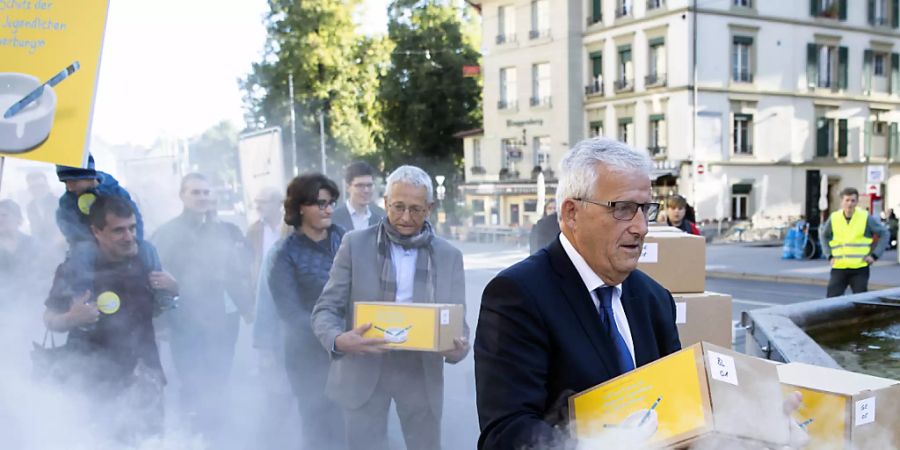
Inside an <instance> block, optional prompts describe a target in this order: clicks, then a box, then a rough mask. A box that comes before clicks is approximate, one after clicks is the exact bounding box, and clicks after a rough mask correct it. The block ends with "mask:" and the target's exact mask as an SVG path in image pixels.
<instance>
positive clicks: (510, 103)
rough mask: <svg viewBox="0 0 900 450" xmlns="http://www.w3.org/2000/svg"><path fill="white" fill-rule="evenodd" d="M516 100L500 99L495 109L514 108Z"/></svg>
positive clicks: (516, 103) (516, 104)
mask: <svg viewBox="0 0 900 450" xmlns="http://www.w3.org/2000/svg"><path fill="white" fill-rule="evenodd" d="M516 108H518V102H516V101H515V100H500V101H498V102H497V109H516Z"/></svg>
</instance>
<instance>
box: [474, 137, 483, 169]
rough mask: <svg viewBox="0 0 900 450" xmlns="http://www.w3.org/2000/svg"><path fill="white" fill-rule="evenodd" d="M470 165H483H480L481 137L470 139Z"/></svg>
mask: <svg viewBox="0 0 900 450" xmlns="http://www.w3.org/2000/svg"><path fill="white" fill-rule="evenodd" d="M472 166H474V167H483V166H482V165H481V139H472Z"/></svg>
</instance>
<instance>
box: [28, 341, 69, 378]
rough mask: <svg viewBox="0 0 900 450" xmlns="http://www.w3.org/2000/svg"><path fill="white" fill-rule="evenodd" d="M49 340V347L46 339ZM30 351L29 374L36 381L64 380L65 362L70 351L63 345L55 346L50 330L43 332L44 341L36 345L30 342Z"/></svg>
mask: <svg viewBox="0 0 900 450" xmlns="http://www.w3.org/2000/svg"><path fill="white" fill-rule="evenodd" d="M48 337H49V338H50V346H49V347H48V346H47V338H48ZM32 345H33V348H32V349H31V374H32V377H33V378H34V379H35V380H38V381H57V382H61V381H63V380H64V379H65V374H66V372H67V371H66V369H65V367H64V366H65V365H66V361H67V360H68V359H69V356H70V353H71V352H70V351H69V349H68V348H67V347H66V346H65V345H60V346H57V345H56V339H54V337H53V333H51V332H50V330H49V329H48V330H46V331H45V332H44V340H43V341H42V342H41V343H40V344H38V343H37V342H32Z"/></svg>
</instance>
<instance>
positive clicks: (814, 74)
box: [806, 0, 819, 88]
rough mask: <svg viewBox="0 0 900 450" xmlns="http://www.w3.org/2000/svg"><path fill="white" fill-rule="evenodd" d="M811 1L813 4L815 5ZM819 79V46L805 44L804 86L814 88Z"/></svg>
mask: <svg viewBox="0 0 900 450" xmlns="http://www.w3.org/2000/svg"><path fill="white" fill-rule="evenodd" d="M815 3H816V2H815V0H813V4H815ZM818 78H819V46H818V45H816V44H814V43H810V44H806V85H807V86H808V87H810V88H814V87H816V83H817V81H818Z"/></svg>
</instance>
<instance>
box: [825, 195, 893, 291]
mask: <svg viewBox="0 0 900 450" xmlns="http://www.w3.org/2000/svg"><path fill="white" fill-rule="evenodd" d="M857 204H859V191H857V190H856V189H854V188H852V187H848V188H845V189H844V190H842V191H841V209H840V210H838V211H835V212H833V213H831V215H830V216H829V217H828V220H826V221H825V223H824V224H822V228H821V230H822V251H823V252H824V254H825V257H826V258H828V261H829V262H831V278H830V279H829V280H828V294H827V295H828V297H837V296H839V295H844V291H846V290H847V286H850V289H851V290H852V291H853V293H854V294H856V293H859V292H866V291H868V290H869V266H870V265H872V264H874V263H875V260H876V259H878V258H879V257H880V256H881V254H882V253H884V250H885V248H887V245H888V242H889V241H890V236H889V234H888V230H887V229H886V228H885V227H884V226H882V224H881V222H880V221H879V220H878V219H877V218H875V216H870V215H869V213H868V212H867V211H866V210H864V209H861V208H857Z"/></svg>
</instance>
